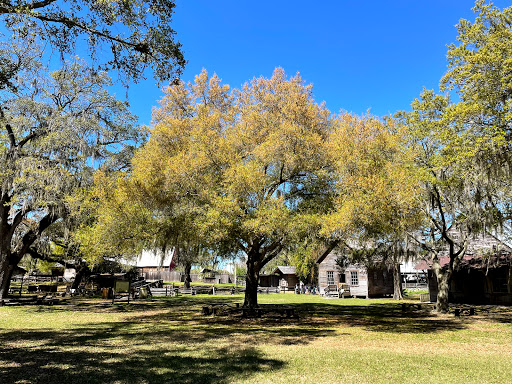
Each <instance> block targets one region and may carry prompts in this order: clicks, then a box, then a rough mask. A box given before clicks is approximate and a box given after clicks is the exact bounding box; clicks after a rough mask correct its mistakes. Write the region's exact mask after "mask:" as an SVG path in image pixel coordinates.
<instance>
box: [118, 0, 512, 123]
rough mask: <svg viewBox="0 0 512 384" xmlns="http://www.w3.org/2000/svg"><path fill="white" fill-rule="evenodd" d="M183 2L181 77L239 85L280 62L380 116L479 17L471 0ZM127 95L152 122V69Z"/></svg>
mask: <svg viewBox="0 0 512 384" xmlns="http://www.w3.org/2000/svg"><path fill="white" fill-rule="evenodd" d="M176 3H177V6H176V10H175V15H174V19H173V22H172V25H173V27H174V29H175V30H176V32H177V39H178V40H179V41H180V42H181V43H182V44H183V51H184V54H185V57H186V59H187V60H188V65H187V67H186V69H185V72H184V74H183V76H182V79H183V80H184V81H191V80H193V78H194V76H195V75H196V74H198V73H199V72H200V71H201V69H202V68H206V69H207V70H208V71H209V72H210V73H214V72H215V73H217V74H218V75H219V77H220V78H221V79H222V80H223V82H224V83H227V84H229V85H230V86H231V87H240V85H241V84H243V83H244V82H246V81H248V80H250V79H252V78H253V77H259V76H265V77H270V76H271V75H272V72H273V70H274V68H275V67H278V66H280V67H283V68H284V69H285V71H286V73H287V74H288V75H295V74H296V73H297V72H299V73H300V74H301V76H302V78H303V79H304V80H305V81H306V82H307V83H312V84H313V86H314V88H313V91H314V95H315V100H316V101H317V102H322V101H325V102H326V104H327V107H328V108H329V109H330V110H331V112H333V113H337V112H339V111H340V110H346V111H350V112H354V113H356V114H363V113H365V112H366V111H367V110H370V112H371V113H373V114H375V115H378V116H383V115H386V114H389V113H393V112H395V111H397V110H404V109H405V110H407V109H409V108H410V103H411V101H412V100H413V99H414V98H415V97H418V96H419V94H420V92H421V90H422V89H423V87H427V88H434V89H437V87H438V82H439V79H440V78H441V76H442V75H443V74H444V73H445V71H446V51H447V48H446V46H447V45H448V44H450V43H452V42H456V36H457V30H456V28H455V25H456V24H457V22H458V21H459V19H461V18H467V19H470V20H473V19H474V13H473V12H472V11H471V8H472V7H473V6H474V2H473V1H471V0H444V1H439V0H429V1H416V0H389V1H383V0H371V1H353V0H352V1H349V0H338V1H335V0H332V1H318V2H311V1H301V0H296V1H288V0H286V1H285V0H282V1H277V0H274V1H267V0H260V1H244V0H224V1H222V0H220V1H211V0H177V1H176ZM494 3H495V4H496V5H497V6H498V7H501V8H503V7H506V6H509V5H510V3H508V2H506V1H495V2H494ZM118 94H119V95H120V96H121V94H123V97H124V91H122V92H118ZM128 96H129V101H130V103H131V105H132V110H133V112H134V113H135V114H137V115H138V116H139V117H140V121H141V123H144V124H149V123H150V120H151V109H152V107H153V106H155V105H157V100H158V99H160V98H161V97H162V92H161V90H160V89H159V88H158V87H157V86H156V85H154V81H153V80H152V79H151V80H147V81H144V82H142V83H139V84H133V85H131V86H130V89H129V93H128Z"/></svg>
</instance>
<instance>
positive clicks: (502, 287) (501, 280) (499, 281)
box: [493, 277, 508, 293]
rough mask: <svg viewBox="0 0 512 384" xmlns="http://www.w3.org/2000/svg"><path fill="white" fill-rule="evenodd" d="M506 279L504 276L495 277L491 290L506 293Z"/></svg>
mask: <svg viewBox="0 0 512 384" xmlns="http://www.w3.org/2000/svg"><path fill="white" fill-rule="evenodd" d="M507 283H508V281H507V278H506V277H497V278H496V279H495V280H494V284H493V291H494V292H496V293H507V291H508V284H507Z"/></svg>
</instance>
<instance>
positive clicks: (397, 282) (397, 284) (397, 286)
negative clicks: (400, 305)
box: [393, 262, 404, 300]
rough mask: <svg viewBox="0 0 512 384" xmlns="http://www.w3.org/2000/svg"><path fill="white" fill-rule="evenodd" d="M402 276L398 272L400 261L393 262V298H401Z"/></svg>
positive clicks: (402, 297)
mask: <svg viewBox="0 0 512 384" xmlns="http://www.w3.org/2000/svg"><path fill="white" fill-rule="evenodd" d="M403 299H404V296H403V292H402V276H401V274H400V263H398V262H394V263H393V300H403Z"/></svg>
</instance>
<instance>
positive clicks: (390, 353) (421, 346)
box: [0, 294, 512, 384]
mask: <svg viewBox="0 0 512 384" xmlns="http://www.w3.org/2000/svg"><path fill="white" fill-rule="evenodd" d="M259 300H260V303H262V304H265V303H273V304H292V305H295V306H296V307H297V308H298V311H299V314H300V317H299V319H287V318H284V317H281V316H277V315H269V316H264V317H262V318H259V319H241V318H239V317H238V316H233V317H228V316H218V317H211V316H203V315H201V308H202V306H203V305H205V304H212V303H228V304H229V303H231V304H233V303H237V302H238V303H240V302H242V296H239V295H238V296H237V295H235V296H231V295H230V296H215V297H212V296H206V295H205V296H195V297H172V298H161V299H154V300H152V301H136V302H135V303H130V304H126V303H116V304H114V305H111V304H109V301H102V300H97V299H95V300H83V299H82V300H81V299H77V300H76V301H70V302H69V303H67V304H66V305H56V306H24V307H21V306H20V307H2V308H0V345H1V347H0V382H1V383H2V384H10V383H45V384H46V383H72V384H81V383H155V384H164V383H211V384H213V383H220V384H222V383H311V384H313V383H328V384H332V383H512V363H511V362H512V309H510V308H497V309H496V308H491V307H478V308H477V315H476V316H474V317H467V316H466V317H461V318H455V317H454V316H453V315H433V314H431V313H429V312H428V311H426V310H413V311H406V312H403V311H402V305H401V303H395V302H393V301H391V300H364V299H345V300H343V299H323V298H321V297H319V296H309V295H293V294H274V295H260V296H259Z"/></svg>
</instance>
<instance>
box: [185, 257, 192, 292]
mask: <svg viewBox="0 0 512 384" xmlns="http://www.w3.org/2000/svg"><path fill="white" fill-rule="evenodd" d="M191 270H192V264H189V263H187V264H185V289H190V283H191V282H192V278H191V277H190V271H191Z"/></svg>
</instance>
